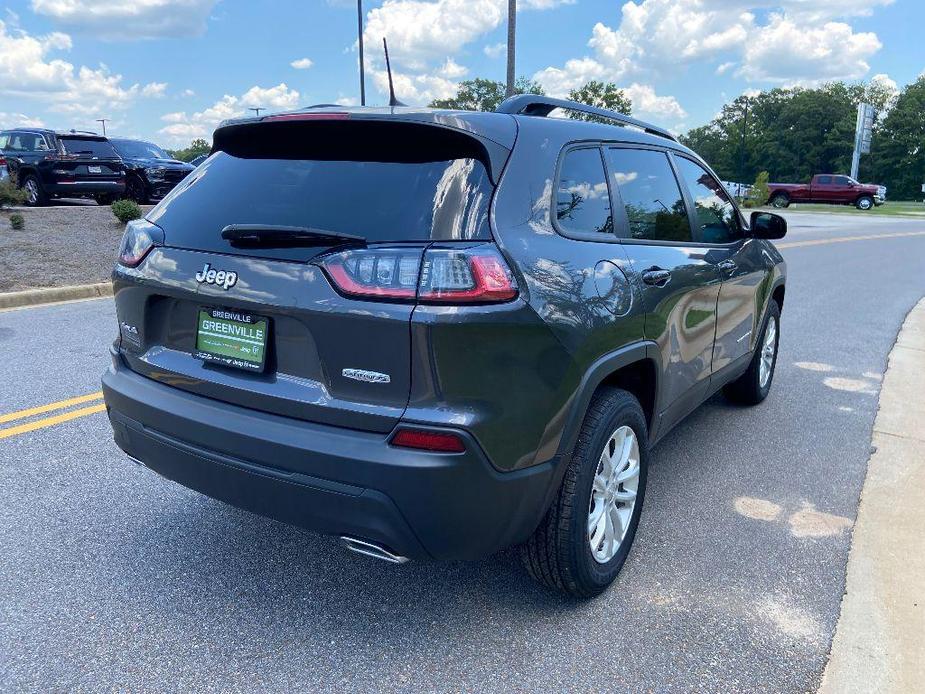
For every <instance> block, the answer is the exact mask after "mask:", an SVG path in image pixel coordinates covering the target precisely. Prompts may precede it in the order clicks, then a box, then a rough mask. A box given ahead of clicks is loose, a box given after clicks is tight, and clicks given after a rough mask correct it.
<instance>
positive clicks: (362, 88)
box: [357, 0, 366, 106]
mask: <svg viewBox="0 0 925 694" xmlns="http://www.w3.org/2000/svg"><path fill="white" fill-rule="evenodd" d="M357 40H358V42H359V48H360V106H366V74H365V69H364V66H363V0H357Z"/></svg>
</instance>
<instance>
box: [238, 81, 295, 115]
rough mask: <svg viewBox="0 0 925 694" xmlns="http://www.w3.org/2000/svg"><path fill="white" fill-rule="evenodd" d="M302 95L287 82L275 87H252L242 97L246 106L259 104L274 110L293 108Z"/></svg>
mask: <svg viewBox="0 0 925 694" xmlns="http://www.w3.org/2000/svg"><path fill="white" fill-rule="evenodd" d="M299 99H300V95H299V92H297V91H296V90H295V89H290V88H289V87H287V86H286V83H285V82H281V83H280V84H277V85H276V86H275V87H269V88H266V89H265V88H263V87H251V88H250V89H248V90H247V91H246V92H245V93H244V95H243V96H242V97H241V103H242V104H243V105H244V106H258V107H260V108H267V109H273V110H283V109H293V108H295V107H296V106H298V105H299Z"/></svg>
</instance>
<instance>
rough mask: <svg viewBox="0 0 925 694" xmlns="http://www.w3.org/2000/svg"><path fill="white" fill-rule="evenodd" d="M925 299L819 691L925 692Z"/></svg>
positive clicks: (900, 340)
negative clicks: (923, 683) (924, 424)
mask: <svg viewBox="0 0 925 694" xmlns="http://www.w3.org/2000/svg"><path fill="white" fill-rule="evenodd" d="M923 390H925V299H922V300H921V301H919V302H918V304H917V305H916V306H915V308H913V309H912V310H911V311H910V312H909V314H908V315H907V316H906V320H905V321H904V323H903V327H902V329H901V330H900V332H899V336H898V337H897V339H896V343H895V344H894V345H893V349H892V350H891V351H890V356H889V362H888V365H887V370H886V373H885V374H884V377H883V385H882V387H881V389H880V409H879V411H878V412H877V418H876V420H875V422H874V427H873V433H872V441H871V450H872V455H871V457H870V460H869V461H868V464H867V476H866V477H865V479H864V487H863V489H862V491H861V500H860V504H859V506H858V515H857V520H856V521H855V525H854V532H853V534H852V538H851V551H850V553H849V555H848V567H847V576H846V582H845V595H844V597H843V598H842V604H841V613H840V615H839V618H838V624H837V626H836V628H835V636H834V638H833V640H832V648H831V651H830V655H829V661H828V663H827V665H826V668H825V672H824V674H823V678H822V685H821V687H820V689H819V694H841V692H861V691H865V692H882V693H884V694H892V693H893V692H895V693H896V694H904V693H905V692H912V691H921V688H922V682H923V681H925V533H923V532H922V528H923V527H925V426H923V423H925V399H923V398H922V397H921V393H922V391H923Z"/></svg>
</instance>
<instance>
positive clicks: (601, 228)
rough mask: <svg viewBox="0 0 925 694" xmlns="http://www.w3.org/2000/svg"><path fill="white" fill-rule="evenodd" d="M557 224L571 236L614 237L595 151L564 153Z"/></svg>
mask: <svg viewBox="0 0 925 694" xmlns="http://www.w3.org/2000/svg"><path fill="white" fill-rule="evenodd" d="M556 220H557V221H558V224H559V228H561V229H562V230H563V231H565V232H572V233H575V232H577V233H600V234H612V233H613V214H612V213H611V209H610V191H609V190H608V189H607V175H606V174H605V172H604V162H603V160H602V159H601V152H600V150H599V149H598V148H597V147H594V148H586V149H573V150H571V151H570V152H568V153H566V155H565V157H564V159H563V160H562V166H561V168H560V169H559V183H558V185H557V187H556Z"/></svg>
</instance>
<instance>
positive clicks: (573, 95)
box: [568, 80, 633, 123]
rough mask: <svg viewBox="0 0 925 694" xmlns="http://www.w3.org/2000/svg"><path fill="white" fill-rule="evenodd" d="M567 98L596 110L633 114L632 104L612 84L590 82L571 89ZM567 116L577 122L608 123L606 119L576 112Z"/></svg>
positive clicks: (621, 91) (624, 94) (623, 93)
mask: <svg viewBox="0 0 925 694" xmlns="http://www.w3.org/2000/svg"><path fill="white" fill-rule="evenodd" d="M568 98H569V99H571V100H572V101H577V102H579V103H582V104H587V105H588V106H596V107H597V108H606V109H607V110H609V111H617V112H618V113H624V114H626V115H627V116H628V115H630V114H631V113H632V112H633V102H632V101H630V98H629V97H628V96H627V95H626V93H625V92H624V91H623V90H622V89H620V88H619V87H617V85H615V84H614V83H613V82H606V83H605V82H598V81H597V80H591V81H590V82H588V83H587V84H585V85H584V86H583V87H579V88H578V89H573V90H572V91H570V92H569V93H568ZM569 116H570V117H572V118H576V119H578V120H588V121H599V122H604V123H606V122H608V121H607V119H606V118H601V117H599V116H593V115H590V114H585V113H579V112H577V111H571V112H569Z"/></svg>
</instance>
